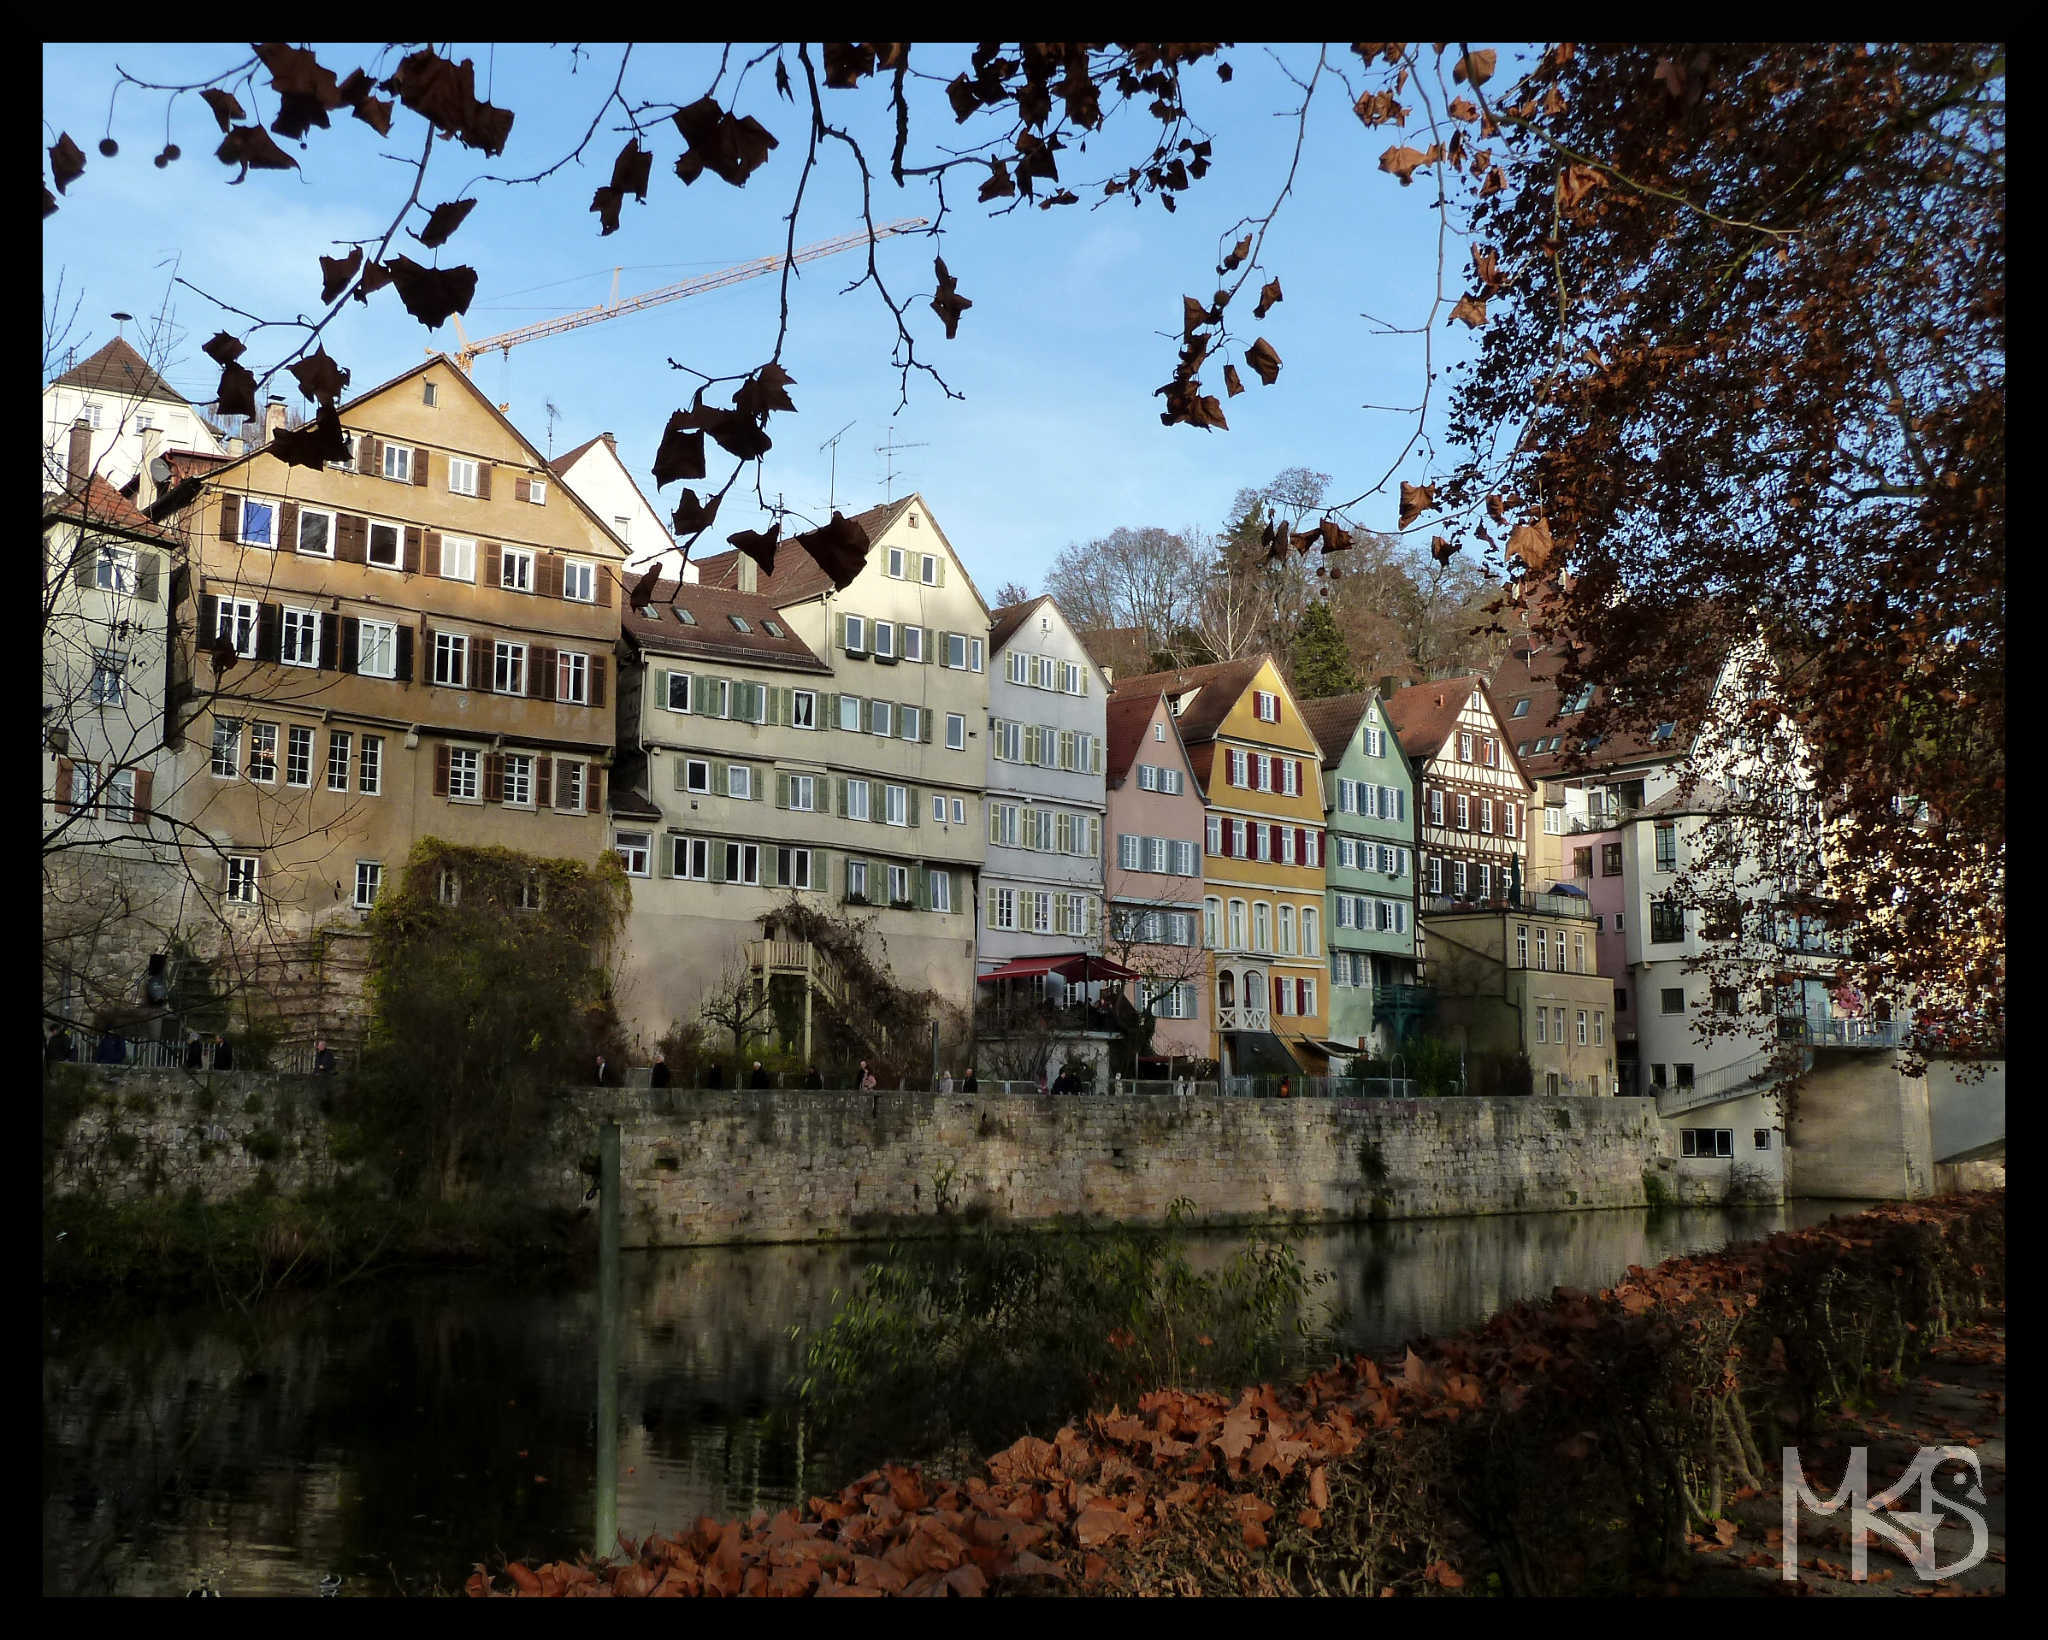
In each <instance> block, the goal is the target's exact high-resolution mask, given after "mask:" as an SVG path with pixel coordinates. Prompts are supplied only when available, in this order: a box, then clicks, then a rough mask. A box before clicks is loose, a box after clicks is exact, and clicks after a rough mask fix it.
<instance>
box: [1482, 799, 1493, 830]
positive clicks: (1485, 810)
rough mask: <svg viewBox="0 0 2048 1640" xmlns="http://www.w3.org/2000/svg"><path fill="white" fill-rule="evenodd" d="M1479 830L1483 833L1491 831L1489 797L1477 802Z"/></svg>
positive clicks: (1491, 813)
mask: <svg viewBox="0 0 2048 1640" xmlns="http://www.w3.org/2000/svg"><path fill="white" fill-rule="evenodd" d="M1479 829H1480V830H1481V831H1485V832H1490V831H1492V830H1493V799H1492V798H1490V797H1482V798H1480V800H1479Z"/></svg>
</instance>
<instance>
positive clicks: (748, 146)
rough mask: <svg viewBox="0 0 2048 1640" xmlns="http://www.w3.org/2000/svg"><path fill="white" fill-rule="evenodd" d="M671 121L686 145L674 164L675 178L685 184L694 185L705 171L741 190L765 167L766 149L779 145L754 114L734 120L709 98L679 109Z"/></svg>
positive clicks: (700, 99) (702, 98)
mask: <svg viewBox="0 0 2048 1640" xmlns="http://www.w3.org/2000/svg"><path fill="white" fill-rule="evenodd" d="M674 119H675V126H676V129H677V130H678V131H680V132H681V133H682V134H683V141H684V142H685V143H686V144H687V146H686V147H685V149H684V151H683V155H682V157H681V158H680V159H678V160H677V161H676V175H677V176H679V177H681V178H682V179H683V181H684V182H685V183H693V182H695V181H696V180H697V178H698V177H700V176H702V175H703V174H704V173H705V172H706V171H707V170H708V171H711V172H713V173H715V174H716V175H718V176H720V177H723V178H724V179H725V180H726V181H727V182H729V183H731V184H732V185H733V186H734V187H735V188H743V187H745V186H746V182H747V178H748V177H750V176H752V175H753V174H754V172H755V171H757V170H759V169H760V167H761V166H763V165H765V164H767V162H768V151H769V149H771V148H775V147H778V146H779V144H778V143H777V142H776V140H775V138H774V137H773V136H772V135H770V134H769V131H768V128H767V127H766V126H764V125H763V124H762V123H761V122H760V121H759V120H757V119H755V118H754V117H753V115H751V114H749V115H746V116H745V117H744V118H741V119H735V118H733V116H732V115H730V114H728V113H727V112H726V111H725V110H724V109H722V108H720V107H719V106H718V104H717V103H715V102H714V101H712V100H711V98H709V97H699V98H698V99H697V100H696V101H695V102H693V103H691V104H690V105H689V106H688V107H687V108H680V109H678V110H677V111H676V113H675V115H674Z"/></svg>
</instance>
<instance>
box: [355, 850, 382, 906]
mask: <svg viewBox="0 0 2048 1640" xmlns="http://www.w3.org/2000/svg"><path fill="white" fill-rule="evenodd" d="M383 887H384V862H383V861H381V860H358V861H357V862H356V891H355V896H354V898H353V899H351V900H350V901H349V904H350V905H351V906H352V907H353V908H354V909H355V910H357V911H367V910H369V909H370V907H371V906H373V905H375V904H376V903H377V895H378V893H379V892H380V891H381V890H382V889H383Z"/></svg>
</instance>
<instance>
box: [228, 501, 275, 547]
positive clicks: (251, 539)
mask: <svg viewBox="0 0 2048 1640" xmlns="http://www.w3.org/2000/svg"><path fill="white" fill-rule="evenodd" d="M258 510H260V511H261V512H262V513H263V514H264V516H265V519H266V521H267V522H268V524H269V526H270V528H269V534H268V538H267V539H258V538H257V537H256V536H254V535H251V534H250V533H249V515H250V514H251V513H253V512H256V511H258ZM235 539H236V540H237V541H239V542H241V543H242V545H243V546H245V547H262V548H264V549H266V550H268V551H275V550H276V548H277V503H276V502H275V501H258V500H256V499H255V497H253V496H246V495H245V496H243V497H242V508H241V512H240V513H239V514H238V515H237V517H236V520H235Z"/></svg>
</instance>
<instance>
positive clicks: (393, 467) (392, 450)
mask: <svg viewBox="0 0 2048 1640" xmlns="http://www.w3.org/2000/svg"><path fill="white" fill-rule="evenodd" d="M383 476H384V477H385V478H388V479H390V480H391V481H392V482H393V483H394V484H410V483H411V482H412V446H411V445H410V444H386V445H385V446H384V465H383Z"/></svg>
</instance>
